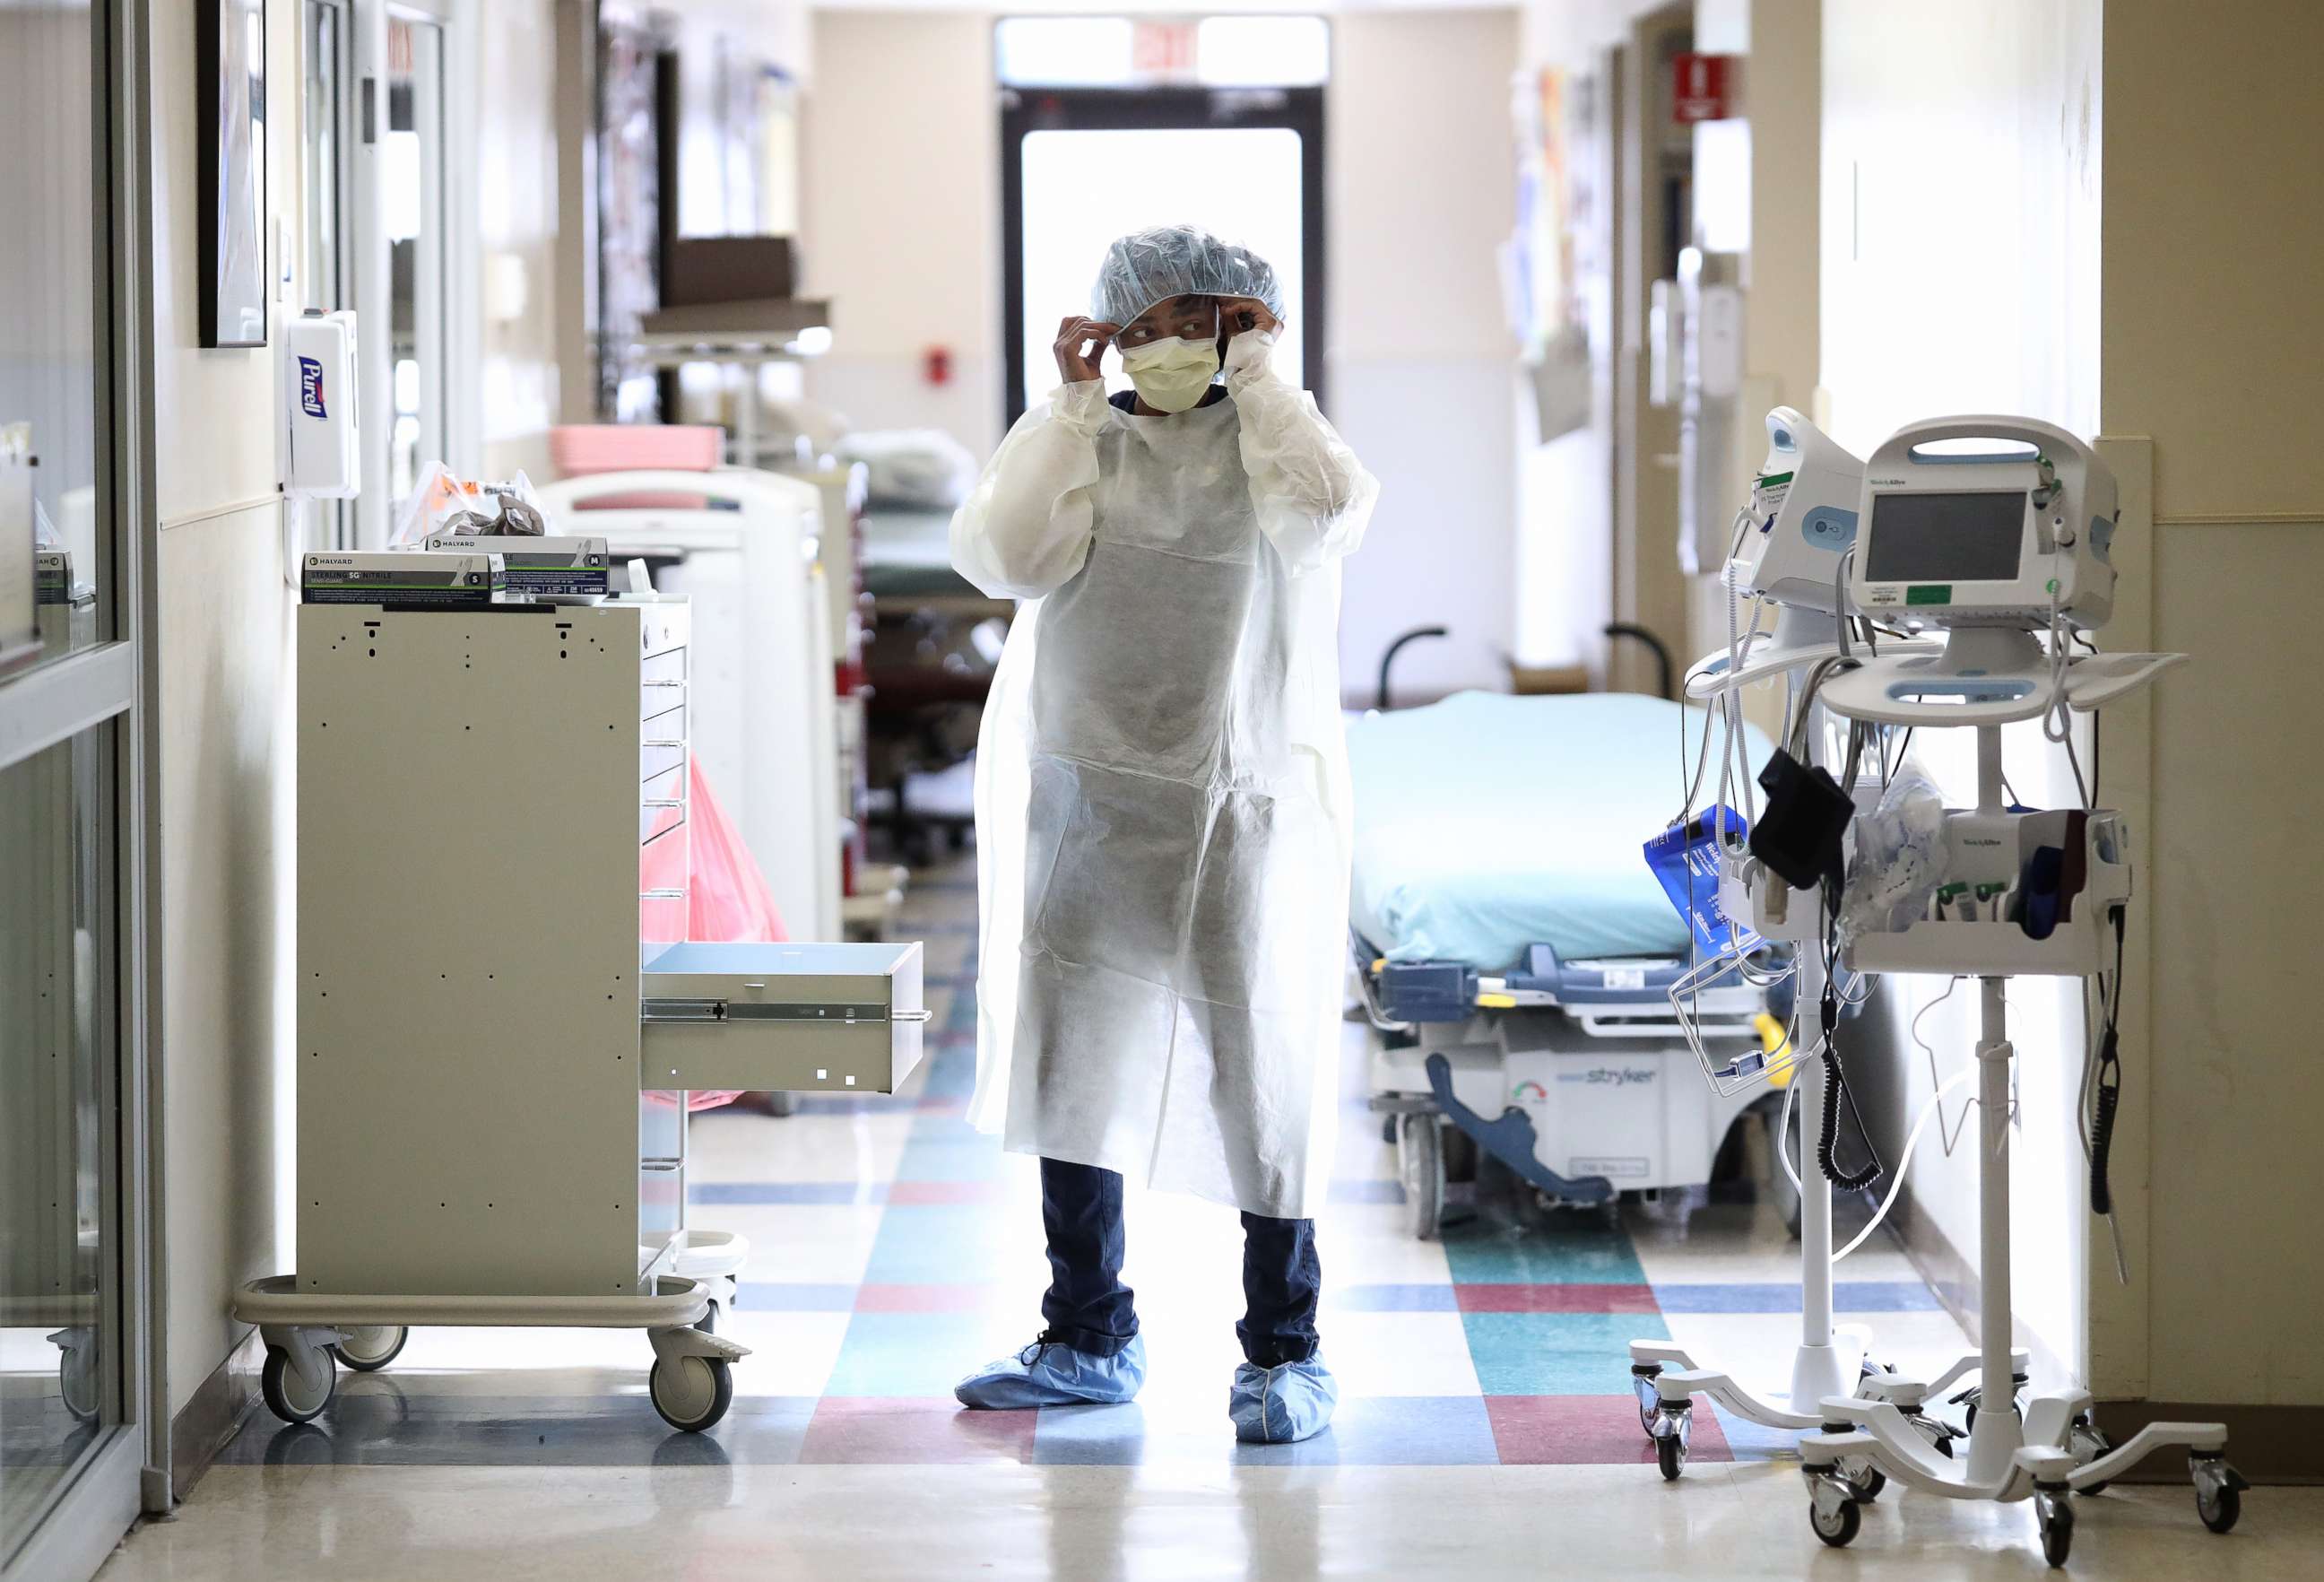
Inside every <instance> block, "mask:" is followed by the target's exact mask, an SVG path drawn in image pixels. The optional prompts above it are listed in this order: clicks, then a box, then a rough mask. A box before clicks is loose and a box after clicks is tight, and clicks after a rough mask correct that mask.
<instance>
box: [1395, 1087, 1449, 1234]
mask: <svg viewBox="0 0 2324 1582" xmlns="http://www.w3.org/2000/svg"><path fill="white" fill-rule="evenodd" d="M1397 1163H1398V1165H1399V1167H1400V1170H1399V1173H1400V1174H1401V1175H1402V1176H1403V1178H1404V1211H1405V1225H1406V1228H1407V1229H1409V1230H1410V1231H1411V1232H1412V1235H1413V1237H1414V1239H1415V1240H1416V1241H1424V1242H1433V1241H1434V1240H1436V1239H1437V1238H1438V1236H1439V1235H1442V1234H1443V1220H1444V1128H1443V1124H1441V1123H1440V1122H1439V1121H1438V1120H1437V1118H1436V1117H1435V1116H1434V1115H1400V1116H1398V1117H1397Z"/></svg>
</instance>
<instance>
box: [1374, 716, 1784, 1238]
mask: <svg viewBox="0 0 2324 1582" xmlns="http://www.w3.org/2000/svg"><path fill="white" fill-rule="evenodd" d="M1700 719H1701V716H1700V714H1699V713H1697V712H1692V711H1691V712H1688V713H1686V714H1682V712H1681V709H1680V707H1679V705H1677V704H1675V703H1670V702H1665V701H1664V700H1663V699H1661V698H1648V697H1644V696H1639V695H1636V694H1627V693H1589V694H1582V695H1577V696H1564V697H1529V698H1518V697H1508V696H1504V695H1500V694H1495V693H1483V692H1465V693H1459V694H1456V695H1454V696H1452V697H1451V698H1445V699H1444V700H1443V701H1442V702H1439V703H1435V704H1432V705H1430V706H1428V707H1425V708H1411V709H1404V710H1399V711H1395V712H1373V713H1369V714H1367V715H1364V716H1362V717H1360V718H1357V719H1354V720H1352V721H1351V722H1350V725H1349V727H1348V753H1349V761H1350V768H1351V773H1352V776H1353V779H1354V784H1355V842H1354V875H1353V884H1352V890H1351V909H1350V930H1351V937H1352V942H1353V946H1354V950H1355V955H1356V977H1357V980H1358V983H1359V986H1360V994H1361V997H1362V1001H1363V1005H1364V1010H1365V1013H1366V1015H1367V1017H1368V1018H1369V1021H1370V1022H1371V1023H1372V1025H1373V1027H1374V1030H1375V1034H1376V1036H1375V1037H1374V1039H1373V1041H1372V1049H1371V1062H1370V1068H1371V1069H1370V1087H1371V1089H1372V1092H1373V1095H1374V1097H1373V1105H1374V1107H1375V1108H1376V1109H1378V1110H1379V1111H1381V1112H1382V1113H1383V1114H1384V1115H1386V1116H1387V1120H1386V1123H1385V1130H1387V1131H1388V1133H1389V1134H1390V1135H1391V1136H1392V1137H1393V1138H1394V1140H1395V1142H1396V1143H1397V1152H1398V1163H1399V1170H1400V1174H1401V1176H1402V1179H1403V1182H1404V1187H1405V1198H1406V1207H1407V1210H1408V1213H1409V1223H1410V1226H1411V1229H1412V1231H1413V1233H1414V1234H1415V1235H1417V1236H1419V1237H1422V1238H1424V1239H1426V1238H1429V1237H1433V1236H1434V1235H1436V1234H1437V1229H1438V1226H1439V1224H1440V1220H1441V1216H1442V1212H1443V1202H1444V1197H1445V1189H1446V1182H1447V1164H1446V1159H1447V1152H1448V1149H1447V1143H1451V1144H1452V1152H1456V1153H1460V1154H1469V1153H1483V1154H1489V1155H1491V1156H1492V1157H1493V1158H1495V1159H1497V1160H1499V1161H1500V1162H1501V1163H1502V1164H1504V1165H1506V1166H1507V1167H1508V1169H1509V1170H1512V1171H1514V1172H1515V1173H1516V1174H1517V1176H1518V1177H1519V1178H1520V1179H1522V1180H1525V1181H1526V1182H1527V1183H1528V1184H1530V1185H1531V1186H1532V1187H1534V1188H1535V1189H1537V1190H1538V1191H1539V1192H1541V1193H1542V1194H1543V1195H1544V1197H1545V1198H1548V1199H1553V1200H1555V1201H1559V1202H1563V1203H1573V1204H1603V1203H1611V1202H1613V1201H1614V1200H1616V1199H1617V1198H1618V1197H1619V1196H1621V1195H1622V1194H1625V1193H1637V1192H1653V1191H1657V1190H1662V1189H1676V1188H1683V1187H1692V1186H1699V1185H1702V1184H1705V1183H1707V1182H1710V1181H1711V1180H1712V1179H1713V1176H1714V1174H1715V1173H1717V1171H1718V1170H1719V1169H1720V1168H1730V1169H1731V1168H1732V1166H1731V1161H1734V1160H1736V1159H1738V1158H1739V1157H1747V1156H1748V1155H1746V1154H1744V1152H1743V1151H1742V1150H1741V1148H1740V1146H1739V1145H1740V1143H1741V1142H1742V1140H1743V1137H1744V1133H1745V1127H1746V1126H1747V1125H1748V1124H1761V1125H1764V1126H1766V1128H1767V1129H1768V1130H1769V1131H1770V1132H1772V1130H1773V1128H1774V1127H1775V1125H1776V1124H1779V1107H1780V1095H1778V1096H1776V1099H1775V1103H1770V1102H1769V1100H1768V1097H1767V1096H1766V1095H1765V1094H1764V1093H1762V1094H1760V1095H1758V1096H1756V1098H1755V1097H1750V1096H1734V1097H1722V1096H1720V1095H1718V1094H1716V1093H1714V1092H1713V1091H1712V1090H1711V1087H1710V1086H1709V1085H1708V1084H1706V1083H1704V1082H1703V1081H1702V1079H1701V1066H1700V1064H1699V1062H1698V1059H1697V1056H1696V1055H1695V1053H1694V1050H1693V1049H1692V1046H1691V1045H1690V1044H1689V1043H1688V1041H1687V1040H1686V1038H1685V1036H1684V1034H1683V1031H1682V1029H1681V1027H1680V1026H1679V1023H1678V1021H1677V1018H1676V1016H1675V1013H1674V1011H1673V1008H1672V1005H1671V1003H1670V999H1669V991H1670V988H1671V986H1672V985H1673V984H1674V983H1675V982H1676V981H1677V980H1678V979H1679V978H1680V977H1681V976H1682V975H1683V974H1684V973H1685V972H1686V971H1687V969H1688V967H1690V965H1691V963H1690V961H1689V937H1688V931H1687V928H1686V925H1685V923H1684V922H1683V920H1682V919H1681V918H1680V917H1679V915H1678V913H1677V912H1676V911H1675V910H1674V908H1673V907H1672V905H1671V903H1670V902H1669V900H1668V899H1667V897H1666V896H1665V894H1664V893H1663V890H1662V888H1661V886H1660V884H1658V883H1657V882H1656V880H1655V876H1654V874H1652V873H1651V872H1650V871H1649V870H1648V869H1647V867H1646V863H1645V861H1644V859H1643V857H1642V856H1641V850H1640V848H1641V847H1642V846H1643V844H1644V843H1645V841H1646V839H1648V838H1649V837H1652V836H1654V835H1655V834H1657V833H1659V832H1660V831H1661V829H1662V828H1663V826H1664V823H1665V817H1666V813H1667V810H1668V809H1669V808H1671V807H1674V806H1675V805H1676V804H1677V801H1678V800H1679V798H1680V797H1681V795H1682V794H1683V791H1684V789H1685V788H1684V787H1683V786H1682V785H1680V784H1678V783H1677V782H1676V773H1675V771H1674V767H1673V765H1674V757H1673V753H1672V749H1673V746H1674V744H1675V743H1676V742H1677V741H1678V739H1679V736H1680V733H1681V731H1682V730H1689V731H1697V730H1699V724H1696V723H1690V722H1699V721H1700ZM1752 750H1753V752H1754V754H1756V755H1757V757H1758V758H1764V757H1765V755H1766V753H1767V751H1768V744H1767V743H1766V740H1765V739H1764V738H1760V739H1757V740H1755V741H1754V742H1753V743H1752ZM1693 1010H1694V1012H1695V1014H1696V1020H1697V1022H1698V1025H1699V1029H1700V1031H1701V1035H1702V1036H1703V1038H1704V1039H1705V1040H1706V1041H1707V1042H1709V1043H1716V1044H1725V1045H1726V1046H1728V1047H1730V1048H1734V1049H1736V1050H1738V1051H1748V1050H1751V1049H1758V1048H1764V1047H1766V1045H1767V1044H1769V1043H1770V1042H1771V1041H1779V1040H1780V1038H1781V1027H1780V1024H1779V1023H1778V1022H1777V1021H1776V1019H1775V1018H1774V1017H1772V1016H1770V1015H1769V1014H1768V1012H1767V1006H1766V1003H1765V1000H1764V997H1763V996H1762V995H1761V994H1760V993H1759V992H1758V991H1757V990H1755V989H1752V988H1750V987H1748V986H1731V987H1724V988H1717V989H1712V990H1709V991H1706V992H1704V993H1703V994H1702V995H1700V996H1699V997H1698V998H1697V999H1696V1000H1695V1001H1694V1002H1693ZM1770 1152H1772V1150H1771V1151H1770ZM1772 1175H1773V1180H1774V1181H1775V1183H1776V1184H1777V1190H1778V1191H1779V1192H1780V1191H1781V1189H1782V1188H1783V1187H1785V1186H1788V1184H1789V1183H1788V1181H1787V1180H1785V1178H1784V1175H1783V1173H1782V1171H1781V1170H1775V1171H1774V1172H1772ZM1793 1201H1795V1198H1794V1199H1791V1200H1782V1199H1779V1207H1781V1208H1782V1209H1783V1211H1784V1214H1785V1217H1786V1218H1790V1217H1792V1216H1793V1215H1794V1213H1795V1209H1794V1207H1792V1202H1793Z"/></svg>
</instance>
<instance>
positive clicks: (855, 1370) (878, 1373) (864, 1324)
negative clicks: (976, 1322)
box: [824, 1313, 1038, 1400]
mask: <svg viewBox="0 0 2324 1582" xmlns="http://www.w3.org/2000/svg"><path fill="white" fill-rule="evenodd" d="M1037 1327H1038V1320H1037V1318H1028V1323H1027V1327H1026V1335H1025V1338H1026V1340H1027V1341H1028V1342H1029V1341H1031V1340H1032V1338H1033V1334H1032V1331H1033V1330H1034V1329H1035V1328H1037ZM970 1344H972V1345H973V1342H971V1343H970ZM991 1360H992V1358H991V1357H989V1356H985V1355H969V1353H968V1352H967V1351H964V1349H963V1340H962V1325H961V1320H960V1315H959V1314H957V1313H858V1314H856V1315H855V1316H854V1317H853V1318H850V1319H849V1320H848V1321H847V1338H846V1339H845V1340H844V1342H843V1343H842V1344H841V1346H840V1347H839V1360H838V1361H837V1362H836V1363H835V1364H834V1365H833V1366H832V1370H831V1382H830V1383H828V1384H825V1386H824V1393H825V1394H826V1395H839V1396H850V1395H857V1396H861V1395H887V1396H911V1397H916V1398H918V1399H922V1400H935V1399H937V1398H940V1397H944V1398H948V1397H949V1396H950V1395H951V1394H952V1387H953V1386H954V1384H957V1383H960V1382H961V1380H963V1379H964V1378H966V1377H967V1376H968V1375H969V1374H973V1373H974V1372H975V1371H976V1370H977V1369H978V1368H981V1367H982V1366H983V1365H985V1364H986V1363H989V1362H991Z"/></svg>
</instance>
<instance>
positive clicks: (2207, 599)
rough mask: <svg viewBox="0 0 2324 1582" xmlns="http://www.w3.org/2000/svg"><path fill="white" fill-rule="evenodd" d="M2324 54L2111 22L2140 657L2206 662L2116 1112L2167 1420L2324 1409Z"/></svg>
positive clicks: (2316, 39)
mask: <svg viewBox="0 0 2324 1582" xmlns="http://www.w3.org/2000/svg"><path fill="white" fill-rule="evenodd" d="M2319 45H2324V23H2319V20H2318V16H2317V14H2316V13H2315V12H2314V11H2313V10H2312V8H2309V7H2302V6H2292V5H2273V6H2250V7H2245V8H2242V9H2241V10H2239V11H2238V12H2237V14H2236V22H2235V25H2233V26H2221V25H2219V24H2218V18H2216V17H2213V16H2209V15H2207V14H2205V13H2204V12H2203V11H2202V10H2201V9H2200V8H2185V7H2178V6H2171V5H2159V4H2154V3H2153V0H2144V3H2141V4H2116V5H2108V6H2107V16H2106V100H2107V105H2108V106H2110V107H2111V108H2112V111H2113V113H2112V114H2111V115H2109V116H2107V120H2106V124H2105V131H2104V142H2105V168H2106V171H2107V185H2106V204H2105V219H2104V237H2105V262H2104V277H2103V284H2102V296H2103V299H2104V301H2105V319H2104V325H2103V328H2102V330H2101V343H2102V346H2103V349H2104V363H2103V369H2102V380H2101V384H2100V388H2099V394H2098V408H2099V417H2100V420H2101V421H2102V422H2103V425H2104V427H2105V429H2106V431H2107V433H2109V434H2122V435H2144V436H2148V437H2151V438H2152V439H2153V454H2154V510H2155V515H2156V518H2157V528H2156V533H2155V540H2154V552H2153V559H2154V590H2153V603H2154V615H2153V621H2154V637H2153V641H2154V643H2156V644H2157V646H2159V647H2163V648H2166V649H2178V650H2184V651H2185V652H2189V653H2190V654H2191V655H2192V656H2193V663H2192V665H2191V666H2190V667H2189V668H2188V669H2187V670H2185V671H2181V672H2180V673H2178V674H2177V675H2174V676H2172V677H2171V678H2169V679H2168V680H2165V682H2164V683H2163V686H2162V687H2161V688H2160V689H2158V691H2157V694H2156V697H2155V700H2154V706H2153V741H2152V753H2153V783H2154V797H2155V803H2156V814H2155V818H2154V829H2153V837H2152V838H2151V839H2150V841H2149V842H2148V845H2149V847H2150V848H2151V852H2150V856H2149V860H2148V866H2147V872H2146V874H2144V906H2145V907H2146V909H2147V911H2148V912H2149V914H2150V925H2151V929H2152V937H2153V943H2154V952H2153V967H2152V969H2151V985H2152V987H2151V994H2150V995H2148V1004H2149V1006H2150V1007H2151V1028H2152V1032H2151V1037H2150V1039H2149V1041H2148V1051H2147V1052H2148V1059H2147V1062H2146V1067H2145V1073H2144V1074H2145V1078H2146V1091H2144V1093H2135V1094H2133V1095H2132V1096H2131V1097H2130V1099H2129V1101H2128V1103H2127V1104H2126V1110H2127V1111H2132V1112H2134V1113H2133V1114H2132V1115H2130V1118H2129V1119H2128V1120H2127V1121H2126V1126H2129V1127H2133V1128H2135V1130H2136V1131H2137V1132H2138V1133H2140V1134H2141V1135H2143V1136H2145V1137H2147V1138H2149V1139H2150V1143H2149V1149H2148V1154H2149V1166H2148V1171H2147V1176H2148V1181H2147V1186H2148V1189H2149V1193H2148V1198H2147V1201H2146V1203H2145V1207H2146V1210H2147V1215H2148V1221H2149V1229H2148V1234H2147V1236H2146V1239H2145V1244H2144V1247H2143V1248H2142V1249H2140V1251H2142V1252H2143V1254H2144V1261H2145V1263H2146V1265H2147V1279H2146V1295H2147V1301H2146V1310H2145V1313H2144V1319H2145V1325H2144V1355H2140V1347H2139V1346H2138V1344H2137V1343H2138V1340H2139V1338H2140V1336H2139V1335H2138V1333H2137V1329H2136V1326H2135V1323H2134V1324H2132V1325H2127V1326H2126V1328H2125V1329H2124V1331H2123V1334H2122V1336H2121V1344H2120V1346H2119V1350H2120V1352H2121V1354H2122V1359H2123V1366H2122V1367H2121V1368H2120V1369H2119V1370H2118V1372H2119V1374H2120V1380H2119V1382H2120V1383H2121V1385H2122V1386H2123V1388H2124V1392H2126V1393H2135V1394H2144V1395H2145V1396H2147V1397H2149V1398H2151V1399H2153V1400H2157V1401H2172V1402H2206V1401H2218V1402H2266V1403H2272V1404H2295V1403H2296V1404H2309V1405H2313V1404H2318V1403H2324V1351H2319V1348H2318V1346H2317V1345H2316V1325H2315V1323H2314V1320H2313V1315H2314V1313H2315V1312H2316V1311H2317V1310H2318V1308H2319V1305H2324V1238H2319V1236H2318V1235H2317V1234H2316V1230H2315V1227H2316V1226H2317V1225H2318V1224H2319V1223H2324V1171H2319V1170H2318V1169H2316V1168H2315V1166H2314V1164H2313V1160H2314V1157H2315V1155H2314V1143H2313V1139H2312V1132H2313V1125H2312V1122H2313V1117H2314V1116H2315V1115H2316V1113H2317V1111H2318V1107H2319V1104H2324V1075H2319V1067H2318V1065H2317V1063H2316V1061H2315V1059H2313V1058H2312V1052H2311V1051H2312V1048H2313V1044H2314V1038H2313V1036H2312V1033H2311V1032H2310V1024H2311V1022H2312V1021H2313V1011H2312V1002H2311V1001H2310V997H2309V990H2310V988H2311V987H2312V985H2313V984H2314V982H2315V979H2316V967H2315V962H2316V950H2315V948H2314V945H2313V942H2312V939H2310V936H2309V933H2308V930H2306V929H2305V927H2304V926H2303V924H2304V920H2305V919H2306V918H2307V917H2308V915H2309V914H2310V912H2311V911H2313V909H2314V908H2313V892H2314V889H2315V880H2316V875H2317V874H2318V873H2319V871H2324V864H2319V861H2318V860H2317V858H2316V857H2315V856H2314V855H2313V853H2312V851H2310V849H2309V847H2308V846H2307V844H2306V843H2305V841H2304V839H2303V837H2302V828H2301V826H2302V825H2303V824H2304V823H2305V821H2306V820H2305V819H2304V818H2303V817H2302V815H2303V813H2304V810H2305V807H2306V804H2307V803H2308V801H2309V800H2310V793H2311V790H2312V788H2313V786H2314V785H2315V784H2316V782H2317V781H2318V780H2319V777H2324V747H2319V739H2318V737H2317V735H2316V732H2315V731H2314V729H2313V728H2312V722H2313V721H2314V720H2315V719H2316V718H2317V717H2318V713H2319V711H2318V708H2317V706H2316V703H2315V700H2314V690H2313V689H2312V687H2310V685H2308V684H2307V680H2306V677H2307V672H2308V670H2309V668H2310V667H2309V664H2308V656H2307V652H2306V647H2305V644H2304V643H2303V641H2302V638H2303V636H2304V634H2305V629H2306V627H2307V624H2308V623H2309V622H2310V621H2311V620H2313V619H2314V615H2315V607H2314V606H2315V595H2316V591H2317V590H2318V589H2319V588H2324V446H2319V444H2318V443H2317V439H2316V411H2317V407H2318V404H2319V398H2324V388H2319V372H2318V369H2319V356H2324V334H2319V329H2318V325H2319V322H2324V319H2319V310H2318V309H2317V306H2316V304H2315V301H2313V282H2314V281H2315V280H2316V278H2317V271H2318V265H2317V262H2316V261H2317V259H2318V258H2319V256H2324V189H2319V184H2318V180H2317V175H2316V168H2315V151H2316V149H2317V148H2318V147H2319V146H2324V98H2320V97H2319V96H2318V95H2317V93H2316V92H2315V89H2314V86H2313V83H2312V81H2311V77H2312V73H2311V71H2310V63H2311V62H2312V61H2313V60H2314V59H2315V57H2316V54H2317V51H2318V49H2319ZM2108 740H2109V745H2111V744H2112V740H2113V738H2112V737H2111V736H2109V738H2108ZM2138 1111H2143V1112H2144V1113H2143V1114H2138V1113H2135V1112H2138ZM2134 1317H2135V1316H2134ZM2100 1360H2101V1362H2102V1364H2103V1363H2106V1362H2107V1361H2109V1360H2110V1359H2109V1358H2107V1357H2101V1359H2100ZM2110 1371H2116V1370H2110ZM2108 1382H2109V1383H2114V1382H2115V1381H2113V1380H2109V1381H2108Z"/></svg>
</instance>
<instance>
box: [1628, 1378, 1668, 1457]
mask: <svg viewBox="0 0 2324 1582" xmlns="http://www.w3.org/2000/svg"><path fill="white" fill-rule="evenodd" d="M1662 1373H1663V1370H1662V1367H1661V1365H1659V1364H1656V1363H1641V1364H1638V1365H1636V1366H1634V1367H1632V1368H1631V1369H1630V1389H1631V1391H1632V1392H1633V1393H1635V1394H1636V1395H1637V1398H1638V1427H1640V1428H1641V1429H1645V1430H1646V1438H1647V1439H1653V1438H1654V1437H1655V1418H1656V1417H1657V1416H1659V1415H1660V1414H1661V1412H1662V1409H1663V1401H1662V1392H1661V1391H1660V1390H1659V1389H1657V1388H1656V1387H1655V1380H1656V1379H1659V1378H1661V1377H1662Z"/></svg>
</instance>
